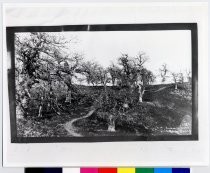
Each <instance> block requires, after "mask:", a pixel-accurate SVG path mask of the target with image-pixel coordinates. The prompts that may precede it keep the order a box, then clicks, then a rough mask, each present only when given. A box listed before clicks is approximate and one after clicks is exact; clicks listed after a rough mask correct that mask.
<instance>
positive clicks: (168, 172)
mask: <svg viewBox="0 0 210 173" xmlns="http://www.w3.org/2000/svg"><path fill="white" fill-rule="evenodd" d="M154 173H172V168H154Z"/></svg>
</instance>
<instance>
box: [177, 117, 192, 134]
mask: <svg viewBox="0 0 210 173" xmlns="http://www.w3.org/2000/svg"><path fill="white" fill-rule="evenodd" d="M178 132H179V134H182V135H191V133H192V117H191V116H190V115H185V116H184V117H183V119H182V121H181V123H180V125H179V127H178Z"/></svg>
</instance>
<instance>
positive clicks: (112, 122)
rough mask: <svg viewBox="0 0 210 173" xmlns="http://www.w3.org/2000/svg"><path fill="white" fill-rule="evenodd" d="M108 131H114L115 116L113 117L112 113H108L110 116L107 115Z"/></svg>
mask: <svg viewBox="0 0 210 173" xmlns="http://www.w3.org/2000/svg"><path fill="white" fill-rule="evenodd" d="M108 131H109V132H115V118H114V115H110V117H109V125H108Z"/></svg>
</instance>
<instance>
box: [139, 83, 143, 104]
mask: <svg viewBox="0 0 210 173" xmlns="http://www.w3.org/2000/svg"><path fill="white" fill-rule="evenodd" d="M143 95H144V89H143V88H142V86H141V85H139V103H142V102H143Z"/></svg>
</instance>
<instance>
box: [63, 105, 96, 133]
mask: <svg viewBox="0 0 210 173" xmlns="http://www.w3.org/2000/svg"><path fill="white" fill-rule="evenodd" d="M95 111H96V109H92V110H91V111H89V112H88V114H86V115H85V116H83V117H79V118H74V119H72V120H71V121H69V122H67V123H66V124H64V128H65V129H66V130H67V131H68V133H69V135H71V136H75V137H82V135H81V134H80V133H78V132H77V128H76V127H75V126H74V123H75V122H76V121H78V120H82V119H85V118H88V117H90V116H91V115H92V114H93V113H94V112H95Z"/></svg>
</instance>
